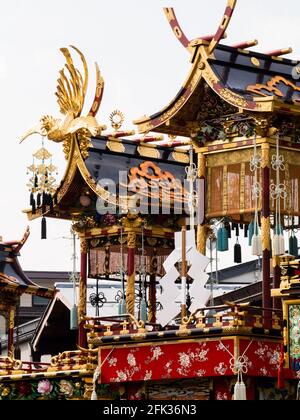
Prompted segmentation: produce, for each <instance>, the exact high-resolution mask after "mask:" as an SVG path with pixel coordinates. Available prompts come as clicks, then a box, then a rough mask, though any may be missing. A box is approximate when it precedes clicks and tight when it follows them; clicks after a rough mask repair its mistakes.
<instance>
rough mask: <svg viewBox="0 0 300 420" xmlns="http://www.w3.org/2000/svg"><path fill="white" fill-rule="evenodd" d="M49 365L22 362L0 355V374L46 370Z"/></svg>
mask: <svg viewBox="0 0 300 420" xmlns="http://www.w3.org/2000/svg"><path fill="white" fill-rule="evenodd" d="M49 366H50V364H49V363H41V362H24V361H21V360H15V359H12V358H11V357H0V375H7V374H11V373H13V372H22V373H24V374H30V373H34V372H46V371H47V369H48V368H49Z"/></svg>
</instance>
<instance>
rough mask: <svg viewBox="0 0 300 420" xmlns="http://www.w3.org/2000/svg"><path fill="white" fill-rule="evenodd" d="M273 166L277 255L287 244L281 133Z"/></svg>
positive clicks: (283, 250) (274, 250)
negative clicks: (282, 219)
mask: <svg viewBox="0 0 300 420" xmlns="http://www.w3.org/2000/svg"><path fill="white" fill-rule="evenodd" d="M272 168H273V170H274V171H275V172H276V183H275V184H274V183H273V184H272V185H271V187H270V190H271V197H272V200H273V204H274V202H275V235H274V241H273V242H274V247H273V248H274V249H273V253H274V255H275V256H278V255H282V254H284V253H285V244H284V236H283V226H282V223H281V200H284V202H285V203H286V199H287V195H288V194H287V187H286V185H285V184H282V183H280V171H285V164H284V156H282V155H280V135H279V134H278V135H277V139H276V155H273V156H272Z"/></svg>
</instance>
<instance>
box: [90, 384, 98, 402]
mask: <svg viewBox="0 0 300 420" xmlns="http://www.w3.org/2000/svg"><path fill="white" fill-rule="evenodd" d="M91 401H98V395H97V392H96V390H95V387H94V388H93V392H92V396H91Z"/></svg>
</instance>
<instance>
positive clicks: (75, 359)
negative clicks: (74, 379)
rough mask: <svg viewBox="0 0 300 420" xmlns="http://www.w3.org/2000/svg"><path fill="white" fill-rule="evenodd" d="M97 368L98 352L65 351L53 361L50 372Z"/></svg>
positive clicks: (53, 358) (83, 350)
mask: <svg viewBox="0 0 300 420" xmlns="http://www.w3.org/2000/svg"><path fill="white" fill-rule="evenodd" d="M96 366H97V352H95V351H93V350H86V349H80V350H77V351H65V352H63V353H60V354H59V355H58V356H54V357H52V359H51V366H50V367H49V371H69V370H94V369H95V368H96Z"/></svg>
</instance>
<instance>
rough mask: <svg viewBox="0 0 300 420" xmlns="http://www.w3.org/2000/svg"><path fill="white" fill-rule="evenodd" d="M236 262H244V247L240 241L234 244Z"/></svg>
mask: <svg viewBox="0 0 300 420" xmlns="http://www.w3.org/2000/svg"><path fill="white" fill-rule="evenodd" d="M234 262H235V263H236V264H241V262H242V247H241V245H240V244H239V242H238V241H237V243H236V244H235V245H234Z"/></svg>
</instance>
